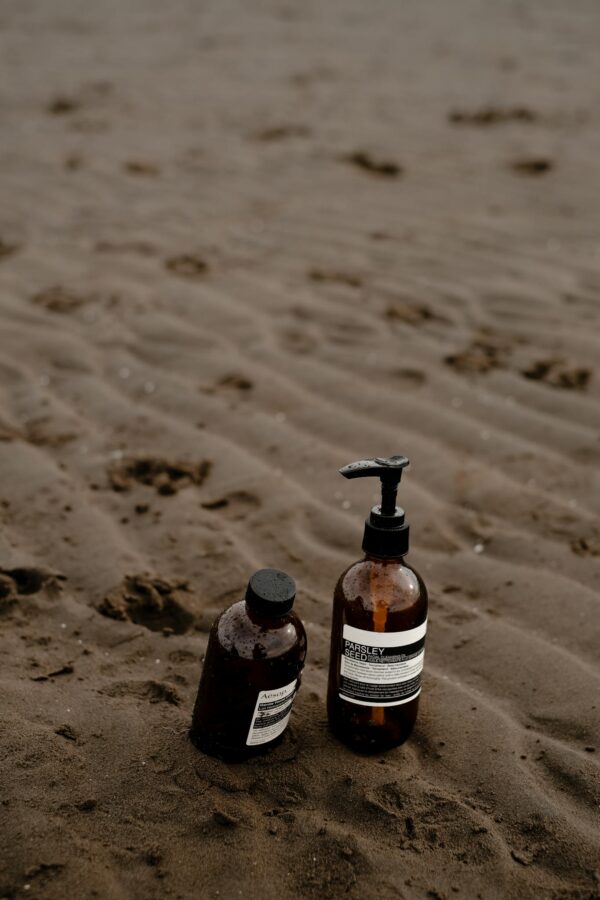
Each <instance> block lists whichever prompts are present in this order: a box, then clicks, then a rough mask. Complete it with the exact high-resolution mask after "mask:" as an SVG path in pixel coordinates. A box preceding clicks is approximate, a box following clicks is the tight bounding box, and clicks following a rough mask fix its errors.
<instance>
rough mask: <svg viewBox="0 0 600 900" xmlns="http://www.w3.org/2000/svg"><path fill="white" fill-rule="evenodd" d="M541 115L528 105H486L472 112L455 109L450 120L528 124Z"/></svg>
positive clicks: (467, 122)
mask: <svg viewBox="0 0 600 900" xmlns="http://www.w3.org/2000/svg"><path fill="white" fill-rule="evenodd" d="M538 119H539V116H538V114H537V113H536V112H534V111H533V110H531V109H529V108H528V107H526V106H509V107H499V106H486V107H483V108H482V109H477V110H474V111H472V112H466V111H464V110H453V111H452V112H450V113H448V121H449V122H450V123H451V124H452V125H473V126H485V125H505V124H507V123H508V122H521V123H525V124H527V125H529V124H531V123H532V122H537V121H538Z"/></svg>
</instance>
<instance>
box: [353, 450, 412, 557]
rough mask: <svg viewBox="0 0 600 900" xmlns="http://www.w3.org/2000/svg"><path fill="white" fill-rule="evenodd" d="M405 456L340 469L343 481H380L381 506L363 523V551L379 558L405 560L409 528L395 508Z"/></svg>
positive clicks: (376, 507)
mask: <svg viewBox="0 0 600 900" xmlns="http://www.w3.org/2000/svg"><path fill="white" fill-rule="evenodd" d="M408 464H409V461H408V459H407V458H406V456H400V455H398V456H390V457H388V458H387V459H383V458H381V457H379V456H376V457H374V458H373V459H361V460H359V461H358V462H353V463H350V464H349V465H347V466H344V467H343V468H342V469H340V474H341V475H343V476H344V478H367V477H375V478H379V479H380V480H381V505H380V506H374V507H373V509H372V510H371V514H370V516H369V517H368V519H367V521H366V523H365V535H364V539H363V549H364V550H366V551H368V552H369V551H370V552H372V553H375V554H377V555H381V556H404V554H405V553H406V552H407V550H408V525H406V524H405V523H404V511H403V510H402V509H400V508H399V507H397V506H396V494H397V491H398V485H399V483H400V479H401V478H402V470H403V469H404V468H406V466H408Z"/></svg>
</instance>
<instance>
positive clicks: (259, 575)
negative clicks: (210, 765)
mask: <svg viewBox="0 0 600 900" xmlns="http://www.w3.org/2000/svg"><path fill="white" fill-rule="evenodd" d="M294 599H295V584H294V581H293V579H292V578H290V577H289V576H288V575H286V574H285V573H284V572H280V571H278V570H277V569H261V570H260V571H259V572H256V573H255V574H254V575H253V576H252V578H251V579H250V582H249V584H248V589H247V592H246V597H245V599H244V600H240V601H239V602H238V603H234V604H233V606H230V607H229V608H228V609H226V610H225V611H224V612H223V613H221V615H220V616H219V617H218V618H217V619H216V621H215V622H214V624H213V626H212V629H211V632H210V636H209V639H208V647H207V650H206V657H205V660H204V667H203V670H202V676H201V678H200V685H199V687H198V695H197V698H196V704H195V706H194V713H193V718H192V727H191V730H190V737H191V739H192V741H193V743H194V744H195V745H196V747H198V749H200V750H202V751H204V752H205V753H209V754H211V755H213V756H218V757H220V758H222V759H225V760H228V761H236V760H243V759H247V758H248V757H250V756H254V755H256V754H258V753H263V752H265V751H266V750H268V749H270V748H271V747H273V746H274V745H275V744H277V743H278V742H279V741H280V740H281V737H282V735H283V732H284V730H285V728H286V726H287V723H288V719H289V716H290V712H291V708H292V703H293V700H294V696H295V694H296V692H297V690H298V687H299V685H300V674H301V671H302V668H303V666H304V660H305V657H306V633H305V631H304V626H303V624H302V622H301V621H300V619H299V618H298V616H297V615H296V614H295V613H294V612H293V610H292V606H293V603H294Z"/></svg>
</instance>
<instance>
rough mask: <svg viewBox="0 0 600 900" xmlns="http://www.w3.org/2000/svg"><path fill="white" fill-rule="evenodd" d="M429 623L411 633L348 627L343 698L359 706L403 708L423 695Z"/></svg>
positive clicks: (342, 673) (345, 628) (343, 642)
mask: <svg viewBox="0 0 600 900" xmlns="http://www.w3.org/2000/svg"><path fill="white" fill-rule="evenodd" d="M426 630H427V621H425V622H423V624H422V625H419V626H418V627H417V628H411V629H410V630H408V631H388V632H379V631H365V630H364V629H363V628H353V627H352V625H344V631H343V635H342V658H341V669H340V674H341V682H340V697H341V698H342V699H343V700H349V701H350V703H357V704H359V706H399V705H400V704H401V703H408V702H409V700H414V699H415V697H418V695H419V693H420V692H421V672H422V671H423V658H424V655H425V632H426Z"/></svg>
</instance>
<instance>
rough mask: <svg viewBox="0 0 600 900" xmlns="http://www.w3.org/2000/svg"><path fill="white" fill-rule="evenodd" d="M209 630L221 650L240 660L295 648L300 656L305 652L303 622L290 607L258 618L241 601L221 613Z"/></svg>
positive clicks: (260, 657)
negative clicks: (272, 615) (280, 613)
mask: <svg viewBox="0 0 600 900" xmlns="http://www.w3.org/2000/svg"><path fill="white" fill-rule="evenodd" d="M212 633H213V636H214V638H215V639H216V640H217V642H218V643H219V645H220V646H221V648H222V649H223V650H225V651H226V652H227V653H229V654H231V655H233V656H237V657H241V658H243V659H251V660H261V659H273V658H275V657H278V656H283V655H285V654H287V653H290V652H291V651H294V650H295V651H297V653H298V655H299V657H300V658H301V659H303V658H304V655H305V654H306V632H305V630H304V625H303V624H302V622H301V620H300V618H299V617H298V616H297V615H296V613H295V612H294V611H293V610H292V611H291V612H289V613H288V614H287V615H285V616H279V617H277V618H275V617H273V618H268V619H267V618H259V617H257V616H255V615H252V614H251V613H250V612H249V610H248V608H247V606H246V602H245V601H244V600H240V601H239V602H238V603H234V604H233V606H230V607H229V608H228V609H226V610H224V611H223V612H222V613H221V615H220V616H219V617H218V618H217V620H216V621H215V623H214V625H213V629H212Z"/></svg>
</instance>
